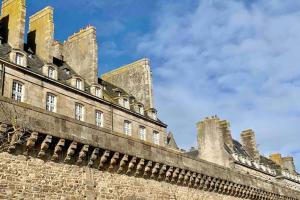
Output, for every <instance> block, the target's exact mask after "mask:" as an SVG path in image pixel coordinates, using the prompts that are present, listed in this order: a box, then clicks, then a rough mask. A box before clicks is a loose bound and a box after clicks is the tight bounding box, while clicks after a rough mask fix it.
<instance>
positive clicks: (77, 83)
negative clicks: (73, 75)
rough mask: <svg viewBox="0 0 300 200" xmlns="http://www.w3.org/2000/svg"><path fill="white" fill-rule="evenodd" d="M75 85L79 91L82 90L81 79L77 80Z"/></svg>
mask: <svg viewBox="0 0 300 200" xmlns="http://www.w3.org/2000/svg"><path fill="white" fill-rule="evenodd" d="M75 84H76V85H75V86H76V88H77V89H79V90H81V89H82V81H81V80H80V79H79V78H77V79H76V83H75Z"/></svg>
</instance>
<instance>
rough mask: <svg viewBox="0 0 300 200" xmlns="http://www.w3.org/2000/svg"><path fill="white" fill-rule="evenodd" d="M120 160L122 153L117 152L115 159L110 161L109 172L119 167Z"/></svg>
mask: <svg viewBox="0 0 300 200" xmlns="http://www.w3.org/2000/svg"><path fill="white" fill-rule="evenodd" d="M119 158H120V153H119V152H115V153H114V155H113V157H112V158H111V160H110V164H109V167H108V170H109V171H112V170H113V169H114V167H115V166H116V165H117V162H118V160H119Z"/></svg>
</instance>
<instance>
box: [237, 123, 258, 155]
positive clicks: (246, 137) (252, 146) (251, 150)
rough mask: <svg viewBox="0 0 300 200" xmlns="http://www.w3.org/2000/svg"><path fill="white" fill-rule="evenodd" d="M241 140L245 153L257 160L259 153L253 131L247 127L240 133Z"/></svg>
mask: <svg viewBox="0 0 300 200" xmlns="http://www.w3.org/2000/svg"><path fill="white" fill-rule="evenodd" d="M241 142H242V145H243V147H244V148H245V150H246V151H247V153H248V154H249V155H250V156H251V157H252V158H253V159H254V160H256V161H259V159H260V154H259V151H258V149H257V146H256V139H255V133H254V131H253V130H251V129H248V130H245V131H243V132H242V133H241Z"/></svg>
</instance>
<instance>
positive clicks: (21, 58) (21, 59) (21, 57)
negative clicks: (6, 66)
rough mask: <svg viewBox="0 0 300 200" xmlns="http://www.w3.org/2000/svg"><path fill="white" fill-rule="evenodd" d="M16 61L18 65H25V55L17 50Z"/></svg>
mask: <svg viewBox="0 0 300 200" xmlns="http://www.w3.org/2000/svg"><path fill="white" fill-rule="evenodd" d="M15 63H16V64H17V65H20V66H23V65H24V55H23V54H21V53H19V52H16V58H15Z"/></svg>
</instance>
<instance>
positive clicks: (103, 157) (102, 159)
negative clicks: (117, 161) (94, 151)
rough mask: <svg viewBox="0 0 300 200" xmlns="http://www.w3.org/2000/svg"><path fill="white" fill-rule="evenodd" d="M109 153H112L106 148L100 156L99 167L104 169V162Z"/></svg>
mask: <svg viewBox="0 0 300 200" xmlns="http://www.w3.org/2000/svg"><path fill="white" fill-rule="evenodd" d="M109 155H110V151H108V150H105V151H104V153H103V155H102V156H101V158H100V163H99V167H98V169H103V167H104V164H105V163H106V162H107V160H108V157H109Z"/></svg>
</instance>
